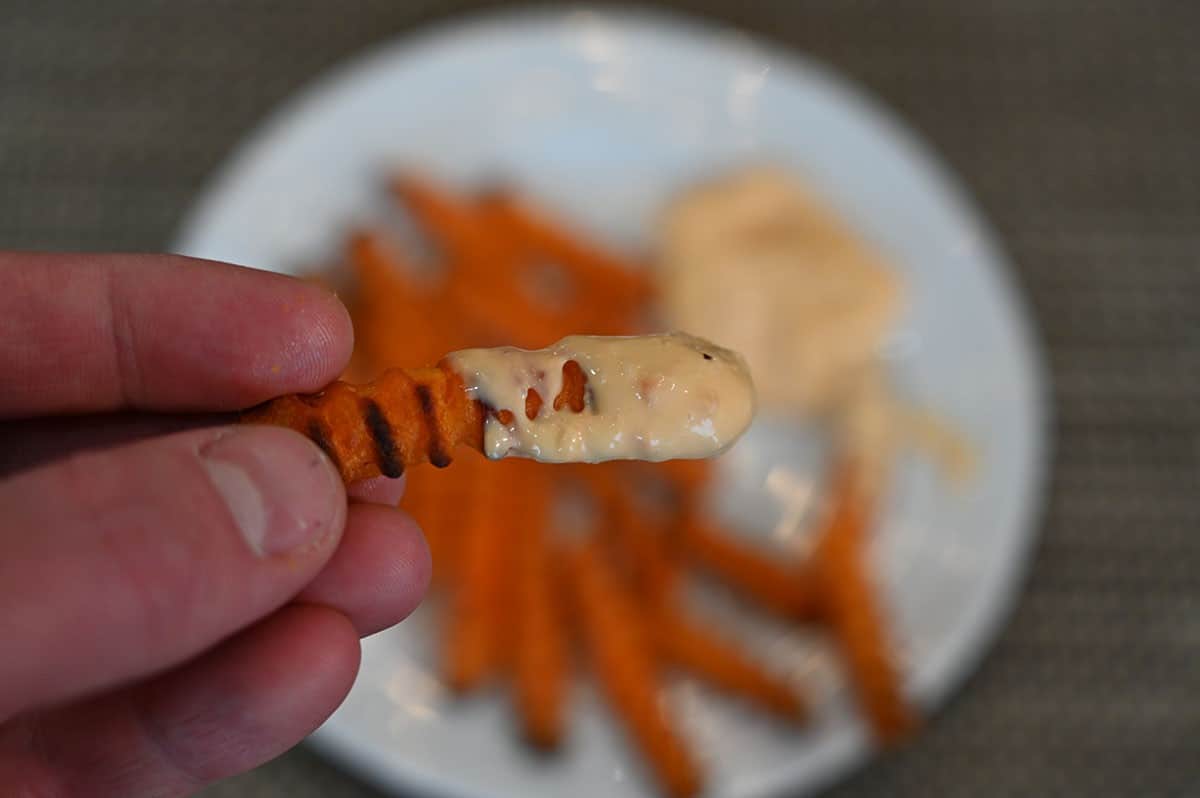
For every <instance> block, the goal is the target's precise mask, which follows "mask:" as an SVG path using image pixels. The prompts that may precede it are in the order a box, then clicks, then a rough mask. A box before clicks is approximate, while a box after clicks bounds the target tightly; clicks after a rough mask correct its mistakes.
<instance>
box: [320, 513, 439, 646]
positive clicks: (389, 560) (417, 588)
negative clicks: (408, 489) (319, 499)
mask: <svg viewBox="0 0 1200 798" xmlns="http://www.w3.org/2000/svg"><path fill="white" fill-rule="evenodd" d="M431 573H432V564H431V562H430V558H429V548H428V547H427V546H426V545H425V538H424V536H422V534H421V530H420V529H418V528H417V525H416V522H414V521H413V520H412V518H410V517H409V516H408V515H407V514H406V513H403V512H401V511H400V510H396V509H394V508H391V507H383V506H381V505H376V504H358V505H351V507H350V513H349V516H348V517H347V520H346V532H345V534H343V535H342V542H341V545H340V546H338V550H337V552H336V553H335V554H334V555H333V558H332V559H330V561H329V563H328V564H326V566H325V568H324V569H323V570H322V571H321V573H319V574H318V575H317V576H316V578H314V579H313V581H312V582H310V583H309V585H308V587H306V588H304V590H303V591H302V592H301V593H300V596H299V600H300V601H306V602H311V603H314V604H323V605H326V606H329V607H334V608H336V609H337V610H338V611H340V612H343V613H345V614H346V615H347V616H349V618H350V619H351V620H352V621H353V622H354V626H355V628H356V629H357V630H358V633H359V634H360V635H364V636H365V635H369V634H373V633H375V632H378V631H380V630H382V629H386V628H388V627H389V626H394V625H396V624H398V623H400V621H402V620H404V619H405V618H407V617H408V615H409V613H411V612H412V611H413V610H414V609H416V608H417V605H418V604H420V603H421V599H422V597H424V595H425V591H426V589H427V588H428V587H429V577H430V574H431Z"/></svg>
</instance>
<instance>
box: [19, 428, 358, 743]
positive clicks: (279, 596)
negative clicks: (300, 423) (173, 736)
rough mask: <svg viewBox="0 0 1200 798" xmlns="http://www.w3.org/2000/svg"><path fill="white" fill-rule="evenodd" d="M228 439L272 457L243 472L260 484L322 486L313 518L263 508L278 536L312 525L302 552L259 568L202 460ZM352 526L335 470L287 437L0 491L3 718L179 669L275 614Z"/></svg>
mask: <svg viewBox="0 0 1200 798" xmlns="http://www.w3.org/2000/svg"><path fill="white" fill-rule="evenodd" d="M232 434H236V435H239V436H250V438H249V439H248V440H249V441H250V443H251V445H252V446H254V447H255V450H256V451H258V452H260V453H261V462H260V463H259V464H257V465H255V466H253V467H252V468H248V469H247V470H248V471H253V472H254V473H253V474H252V476H253V477H254V478H255V480H256V481H257V482H259V483H260V484H269V482H270V481H271V480H278V481H280V482H281V483H284V484H287V483H289V482H290V484H293V485H297V484H303V485H309V484H312V485H316V486H321V490H320V491H317V490H316V489H315V488H314V490H313V493H314V496H313V497H312V498H310V499H308V500H306V501H307V502H309V503H310V509H309V510H307V511H305V513H306V514H311V515H312V516H313V517H310V518H301V517H299V515H298V513H297V512H294V511H293V509H292V507H285V506H279V504H278V503H277V502H276V503H274V504H272V503H270V502H268V503H267V505H266V509H265V510H264V512H265V513H266V516H265V520H266V523H267V524H268V525H269V527H270V528H271V529H277V530H284V531H288V530H292V529H294V527H295V525H297V524H303V525H305V528H306V529H310V528H311V530H312V531H311V532H310V533H307V534H308V535H310V542H309V543H307V544H305V545H303V546H302V547H301V548H300V549H299V550H296V551H293V552H290V553H288V554H285V555H276V556H258V555H256V554H255V553H254V552H253V550H252V548H251V546H250V545H248V544H247V542H246V540H245V539H244V538H243V537H242V535H241V534H240V533H239V531H238V530H237V528H236V527H235V524H234V520H233V515H232V513H231V512H230V510H229V508H228V506H227V505H225V504H224V503H223V501H222V500H221V499H220V495H219V493H218V492H217V489H216V488H215V487H214V483H213V482H211V481H210V480H209V478H208V477H207V475H206V473H205V472H204V469H203V466H202V456H201V452H203V451H205V448H206V447H207V446H210V445H213V444H214V442H215V441H217V440H218V439H221V440H224V438H223V437H222V436H226V435H232ZM314 468H320V469H328V474H327V477H328V484H329V487H328V488H327V489H326V488H324V486H325V485H326V480H325V478H324V476H326V475H318V473H317V472H313V471H311V469H314ZM318 476H320V478H318V479H317V480H316V481H315V482H314V481H313V478H314V477H318ZM345 515H346V499H345V494H344V492H343V490H342V488H341V482H340V480H339V479H338V477H337V473H336V470H334V469H333V467H332V465H331V464H329V462H328V460H327V459H325V458H324V456H323V455H322V454H320V451H319V450H318V449H316V447H315V446H313V445H312V444H311V443H310V442H309V441H307V440H306V439H304V438H303V437H302V436H300V435H297V434H296V433H293V432H291V431H289V430H283V429H275V428H260V427H253V428H251V427H243V428H238V429H236V431H234V430H200V431H193V432H185V433H180V434H179V435H172V436H167V437H164V438H159V439H155V440H153V441H147V442H143V443H137V444H133V445H131V446H127V447H121V448H118V449H113V450H110V451H105V452H100V453H91V454H85V455H79V456H76V457H74V458H71V459H69V460H66V461H64V462H62V463H58V464H55V465H53V466H50V467H47V468H43V469H36V470H33V471H29V472H25V473H23V474H21V475H20V476H18V477H15V478H13V479H10V480H7V481H6V482H4V483H0V518H4V519H5V524H4V525H3V527H0V606H3V607H4V612H3V613H0V640H3V641H4V650H5V656H2V657H0V719H3V718H4V717H9V716H11V715H13V714H16V713H17V712H20V711H23V710H25V709H27V708H30V707H32V706H38V705H43V704H44V703H45V702H49V701H60V700H65V699H70V698H74V697H77V696H81V695H85V694H87V693H89V692H93V691H96V690H100V689H104V688H107V687H110V686H111V685H113V684H116V683H120V682H123V681H128V680H130V679H133V678H137V677H142V676H145V675H146V674H148V673H151V672H154V671H158V670H161V669H165V668H169V667H173V666H175V665H177V664H178V663H180V662H182V661H184V660H186V659H188V658H190V657H193V656H195V655H196V654H197V653H199V652H200V651H203V650H204V649H206V648H208V647H210V646H211V645H212V644H213V643H214V642H216V641H217V640H220V639H222V638H224V637H226V636H228V635H229V634H231V633H233V632H235V631H237V630H238V629H240V628H243V627H245V626H247V625H249V624H251V623H253V622H255V621H257V620H258V619H259V618H261V617H263V616H265V615H267V614H269V613H270V612H272V611H274V610H275V609H277V608H278V607H280V606H282V605H283V604H285V603H286V602H288V601H289V600H290V599H291V598H292V597H293V596H295V595H296V594H297V593H298V592H299V591H300V590H301V589H303V587H304V586H305V585H307V583H308V582H309V581H310V580H311V579H312V577H313V576H315V575H316V574H317V573H318V572H319V571H320V570H321V568H322V567H323V566H324V565H325V563H326V562H327V560H328V559H329V557H330V556H331V555H332V553H333V551H334V550H335V548H336V547H337V543H338V541H339V540H340V538H341V533H342V528H343V525H344V522H345Z"/></svg>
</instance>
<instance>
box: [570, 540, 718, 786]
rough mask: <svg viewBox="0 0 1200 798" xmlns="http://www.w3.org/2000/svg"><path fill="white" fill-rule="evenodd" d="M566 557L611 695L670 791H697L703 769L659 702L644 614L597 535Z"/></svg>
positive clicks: (588, 640)
mask: <svg viewBox="0 0 1200 798" xmlns="http://www.w3.org/2000/svg"><path fill="white" fill-rule="evenodd" d="M564 559H565V564H566V572H567V575H568V577H569V583H570V585H571V588H572V590H573V592H574V599H575V601H574V605H575V610H576V613H577V615H578V619H579V624H580V627H581V629H582V633H583V638H584V643H585V647H586V649H587V651H588V653H589V655H590V657H591V660H592V663H593V667H594V669H595V672H596V676H597V678H598V679H599V680H600V684H601V686H602V687H603V689H604V692H605V694H606V695H607V696H608V700H609V701H610V702H611V703H612V705H613V708H614V709H615V710H616V712H617V715H618V716H619V717H620V719H621V721H622V722H623V723H624V725H625V728H626V730H627V732H628V733H629V735H630V736H631V737H632V738H633V740H634V741H635V742H636V744H637V745H638V747H639V748H640V749H641V750H642V752H643V753H644V754H645V755H646V758H647V759H648V760H649V763H650V766H651V768H652V769H653V770H654V773H655V775H656V776H657V777H658V780H659V781H660V783H661V784H662V786H663V788H664V789H665V790H666V792H667V794H669V795H671V796H674V797H675V798H685V797H686V796H691V795H695V794H696V793H697V792H699V790H700V784H701V777H700V773H699V771H698V769H697V766H696V763H695V762H694V761H693V760H692V757H691V754H690V753H689V752H688V750H687V747H686V746H685V745H684V743H683V741H682V740H681V739H680V737H679V735H678V733H677V732H676V731H675V729H674V728H673V727H672V725H671V722H670V720H669V719H668V718H667V716H666V715H665V714H664V712H663V711H662V708H661V707H660V706H659V702H658V695H657V688H658V680H657V673H656V668H655V663H654V659H653V654H652V650H651V643H650V641H649V640H648V637H647V634H648V632H647V629H646V627H645V624H644V620H643V618H642V616H641V614H639V612H638V610H637V608H636V606H635V605H634V603H633V602H632V600H631V599H630V597H629V596H628V595H627V594H626V593H625V591H624V590H623V589H622V587H621V585H620V582H619V581H618V579H617V578H616V576H615V575H614V574H613V573H612V572H611V570H610V569H609V567H608V565H607V564H606V563H605V561H604V557H603V551H602V550H601V548H600V547H599V546H598V545H597V544H596V542H595V541H592V542H588V543H585V544H583V545H580V546H576V547H574V548H571V549H569V550H568V551H566V552H565V555H564Z"/></svg>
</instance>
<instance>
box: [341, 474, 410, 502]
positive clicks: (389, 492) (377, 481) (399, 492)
mask: <svg viewBox="0 0 1200 798" xmlns="http://www.w3.org/2000/svg"><path fill="white" fill-rule="evenodd" d="M404 486H405V477H400V478H399V479H388V478H387V477H375V478H374V479H364V480H362V481H361V482H355V483H354V484H353V485H350V486H348V487H347V488H346V493H347V495H349V496H350V498H351V499H355V500H357V501H361V502H370V503H371V504H387V505H391V506H392V507H395V506H396V505H397V504H399V503H400V500H401V499H402V498H404Z"/></svg>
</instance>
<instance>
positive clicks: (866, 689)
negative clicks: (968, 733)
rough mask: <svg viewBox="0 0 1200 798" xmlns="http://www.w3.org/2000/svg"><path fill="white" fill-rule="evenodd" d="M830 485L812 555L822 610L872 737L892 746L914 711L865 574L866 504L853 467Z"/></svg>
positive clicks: (906, 728)
mask: <svg viewBox="0 0 1200 798" xmlns="http://www.w3.org/2000/svg"><path fill="white" fill-rule="evenodd" d="M833 490H834V493H833V501H834V504H833V512H832V515H831V516H830V518H829V521H828V526H826V528H825V529H824V531H823V532H822V535H821V538H820V540H819V541H818V544H817V549H816V552H815V554H814V560H815V566H814V570H815V571H816V574H817V579H818V582H819V587H820V597H821V602H820V609H821V613H822V615H823V617H824V619H825V621H826V623H827V624H828V626H829V628H830V631H831V632H832V634H833V638H834V641H835V642H836V643H837V646H838V648H839V650H840V651H841V655H842V659H843V660H844V661H845V664H846V668H847V670H848V671H849V672H850V679H851V682H852V683H853V685H854V688H855V690H856V692H857V693H858V697H859V701H860V702H861V704H862V706H863V709H864V711H865V712H866V714H867V718H868V719H869V720H870V722H871V727H872V729H873V730H874V732H875V736H876V738H877V739H879V741H880V742H882V743H884V744H885V745H890V744H894V743H896V742H898V741H899V740H901V739H902V738H904V737H905V736H907V735H908V734H909V733H911V732H912V731H913V729H914V728H915V727H916V715H915V713H914V712H913V710H912V708H911V707H910V706H909V705H908V703H907V702H906V701H905V700H904V696H903V695H902V694H901V691H900V680H899V674H898V670H897V668H896V665H895V663H894V662H893V661H892V656H891V650H890V647H889V645H888V640H887V637H886V633H885V630H884V624H883V617H882V613H881V610H880V607H879V605H878V602H877V600H876V597H875V593H874V586H873V585H872V584H871V583H870V579H869V578H868V575H867V571H866V562H865V559H864V555H865V526H866V520H867V507H866V500H865V498H864V496H863V495H862V493H861V492H860V491H859V490H858V486H857V482H856V474H855V470H854V468H853V467H851V466H843V467H842V468H840V469H839V470H838V471H837V473H836V475H835V479H834V489H833Z"/></svg>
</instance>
